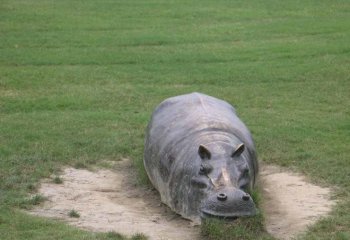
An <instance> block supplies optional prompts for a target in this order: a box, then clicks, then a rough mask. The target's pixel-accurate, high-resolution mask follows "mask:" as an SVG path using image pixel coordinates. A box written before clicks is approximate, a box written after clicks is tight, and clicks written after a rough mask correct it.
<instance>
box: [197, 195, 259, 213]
mask: <svg viewBox="0 0 350 240" xmlns="http://www.w3.org/2000/svg"><path fill="white" fill-rule="evenodd" d="M200 210H201V213H202V214H201V215H202V217H204V218H208V217H215V218H224V219H232V220H234V219H236V218H238V217H246V216H254V215H256V213H257V210H256V207H255V204H254V202H253V199H252V198H251V196H250V195H249V194H248V193H246V192H243V191H242V190H239V189H224V190H222V191H218V192H215V193H213V194H211V195H210V196H209V197H208V198H207V200H206V201H204V203H203V204H202V207H201V209H200Z"/></svg>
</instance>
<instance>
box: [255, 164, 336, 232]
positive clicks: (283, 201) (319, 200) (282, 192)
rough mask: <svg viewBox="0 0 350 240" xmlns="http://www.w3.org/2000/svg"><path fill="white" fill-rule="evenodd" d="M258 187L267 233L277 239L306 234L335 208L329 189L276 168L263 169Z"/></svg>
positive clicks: (266, 167)
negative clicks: (261, 197) (260, 191)
mask: <svg viewBox="0 0 350 240" xmlns="http://www.w3.org/2000/svg"><path fill="white" fill-rule="evenodd" d="M259 184H260V188H261V189H262V192H263V201H262V209H263V211H264V213H265V214H264V215H265V220H266V223H265V225H266V229H267V231H268V232H269V233H271V234H272V235H274V236H275V237H276V238H277V239H291V238H293V237H295V236H296V235H298V234H300V233H302V232H304V231H305V230H306V228H307V226H309V225H311V224H313V223H315V222H316V221H317V220H318V219H319V218H320V217H322V216H325V215H327V214H328V213H329V212H330V211H331V208H332V206H333V205H335V202H334V201H332V200H331V199H330V195H331V191H330V189H329V188H322V187H319V186H316V185H313V184H311V183H308V182H307V181H306V180H305V177H303V176H301V175H298V174H296V173H291V172H288V171H283V170H282V169H281V168H278V167H276V166H263V167H262V169H261V172H260V182H259Z"/></svg>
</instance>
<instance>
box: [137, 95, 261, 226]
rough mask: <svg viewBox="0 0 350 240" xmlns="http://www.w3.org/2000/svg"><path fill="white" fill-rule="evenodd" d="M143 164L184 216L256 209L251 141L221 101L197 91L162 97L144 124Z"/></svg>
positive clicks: (195, 217) (162, 193)
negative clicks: (145, 124) (145, 126)
mask: <svg viewBox="0 0 350 240" xmlns="http://www.w3.org/2000/svg"><path fill="white" fill-rule="evenodd" d="M144 165H145V169H146V172H147V174H148V176H149V179H150V181H151V183H152V184H153V185H154V187H155V188H156V189H157V190H158V192H159V193H160V196H161V201H162V202H163V203H165V204H166V205H168V206H169V207H170V208H171V209H172V210H173V211H175V212H176V213H178V214H180V215H181V216H183V217H184V218H187V219H190V220H193V221H196V222H197V221H200V220H201V219H203V218H206V217H219V218H230V219H235V218H237V217H241V216H252V215H254V214H256V208H255V204H254V202H253V199H252V198H251V196H250V194H249V192H250V190H251V189H252V188H253V186H254V183H255V179H256V176H257V172H258V163H257V159H256V153H255V148H254V143H253V140H252V137H251V135H250V132H249V130H248V129H247V127H246V126H245V125H244V123H243V122H242V121H241V120H240V119H239V118H238V117H237V115H236V112H235V109H234V108H233V107H232V106H231V105H230V104H228V103H227V102H225V101H222V100H219V99H216V98H214V97H210V96H207V95H204V94H200V93H192V94H187V95H181V96H177V97H172V98H168V99H166V100H164V101H163V102H162V103H161V104H160V105H159V106H158V107H157V108H156V109H155V111H154V112H153V115H152V118H151V121H150V123H149V124H148V127H147V132H146V139H145V149H144Z"/></svg>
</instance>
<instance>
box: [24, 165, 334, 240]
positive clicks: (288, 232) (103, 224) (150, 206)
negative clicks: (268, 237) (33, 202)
mask: <svg viewBox="0 0 350 240" xmlns="http://www.w3.org/2000/svg"><path fill="white" fill-rule="evenodd" d="M260 176H261V177H260V185H261V187H262V189H263V198H264V201H263V206H262V207H263V211H264V212H265V215H266V228H267V230H268V231H269V232H270V233H271V234H273V235H274V236H276V237H277V238H279V239H290V238H292V237H293V236H295V235H296V234H298V233H301V232H303V231H305V229H306V227H307V225H309V224H312V223H313V222H315V221H316V220H317V219H318V218H319V217H320V216H322V215H324V214H327V213H328V212H329V211H330V208H331V206H332V204H333V203H332V202H330V200H329V195H330V190H329V189H326V188H320V187H318V186H315V185H312V184H310V183H307V182H305V181H304V179H303V177H301V176H298V175H296V174H292V173H288V172H282V171H281V170H280V169H279V168H276V167H271V166H269V167H264V168H263V169H262V171H261V174H260ZM60 177H61V178H62V180H63V184H55V183H53V181H52V180H51V179H49V180H45V181H44V182H43V183H42V184H41V187H40V190H39V193H40V194H42V195H43V196H46V197H47V198H48V201H46V202H45V203H44V204H43V205H41V206H39V207H37V208H35V209H34V210H32V212H31V213H32V214H35V215H40V216H45V217H51V218H56V219H62V220H64V221H67V222H68V223H70V224H72V225H74V226H78V227H81V228H84V229H88V230H92V231H102V232H108V231H115V232H119V233H122V234H125V235H132V234H135V233H143V234H145V235H147V236H148V237H149V238H150V239H155V240H158V239H159V240H160V239H162V240H163V239H164V240H165V239H184V240H186V239H199V227H198V226H193V224H191V222H189V221H188V220H184V219H182V218H181V217H179V216H178V215H176V214H174V213H173V212H171V210H170V209H169V208H168V207H166V206H165V205H163V204H161V203H160V198H159V196H158V193H157V192H156V191H155V190H149V189H146V188H140V187H137V186H136V184H135V183H136V179H135V178H136V175H135V174H134V173H133V169H132V168H131V165H130V162H129V161H128V160H123V161H121V162H117V163H116V166H115V167H114V168H113V170H101V169H99V170H96V171H88V170H83V169H74V168H66V169H64V171H63V173H62V176H60ZM71 210H75V211H77V212H78V213H79V214H80V217H79V218H71V217H69V216H68V213H69V212H70V211H71Z"/></svg>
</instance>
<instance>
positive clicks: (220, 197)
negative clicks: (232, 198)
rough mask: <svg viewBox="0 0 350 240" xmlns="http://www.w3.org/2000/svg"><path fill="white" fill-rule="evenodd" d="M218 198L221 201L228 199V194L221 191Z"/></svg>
mask: <svg viewBox="0 0 350 240" xmlns="http://www.w3.org/2000/svg"><path fill="white" fill-rule="evenodd" d="M217 198H218V200H219V201H225V200H226V199H227V195H226V194H225V193H219V194H218V195H217Z"/></svg>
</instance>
